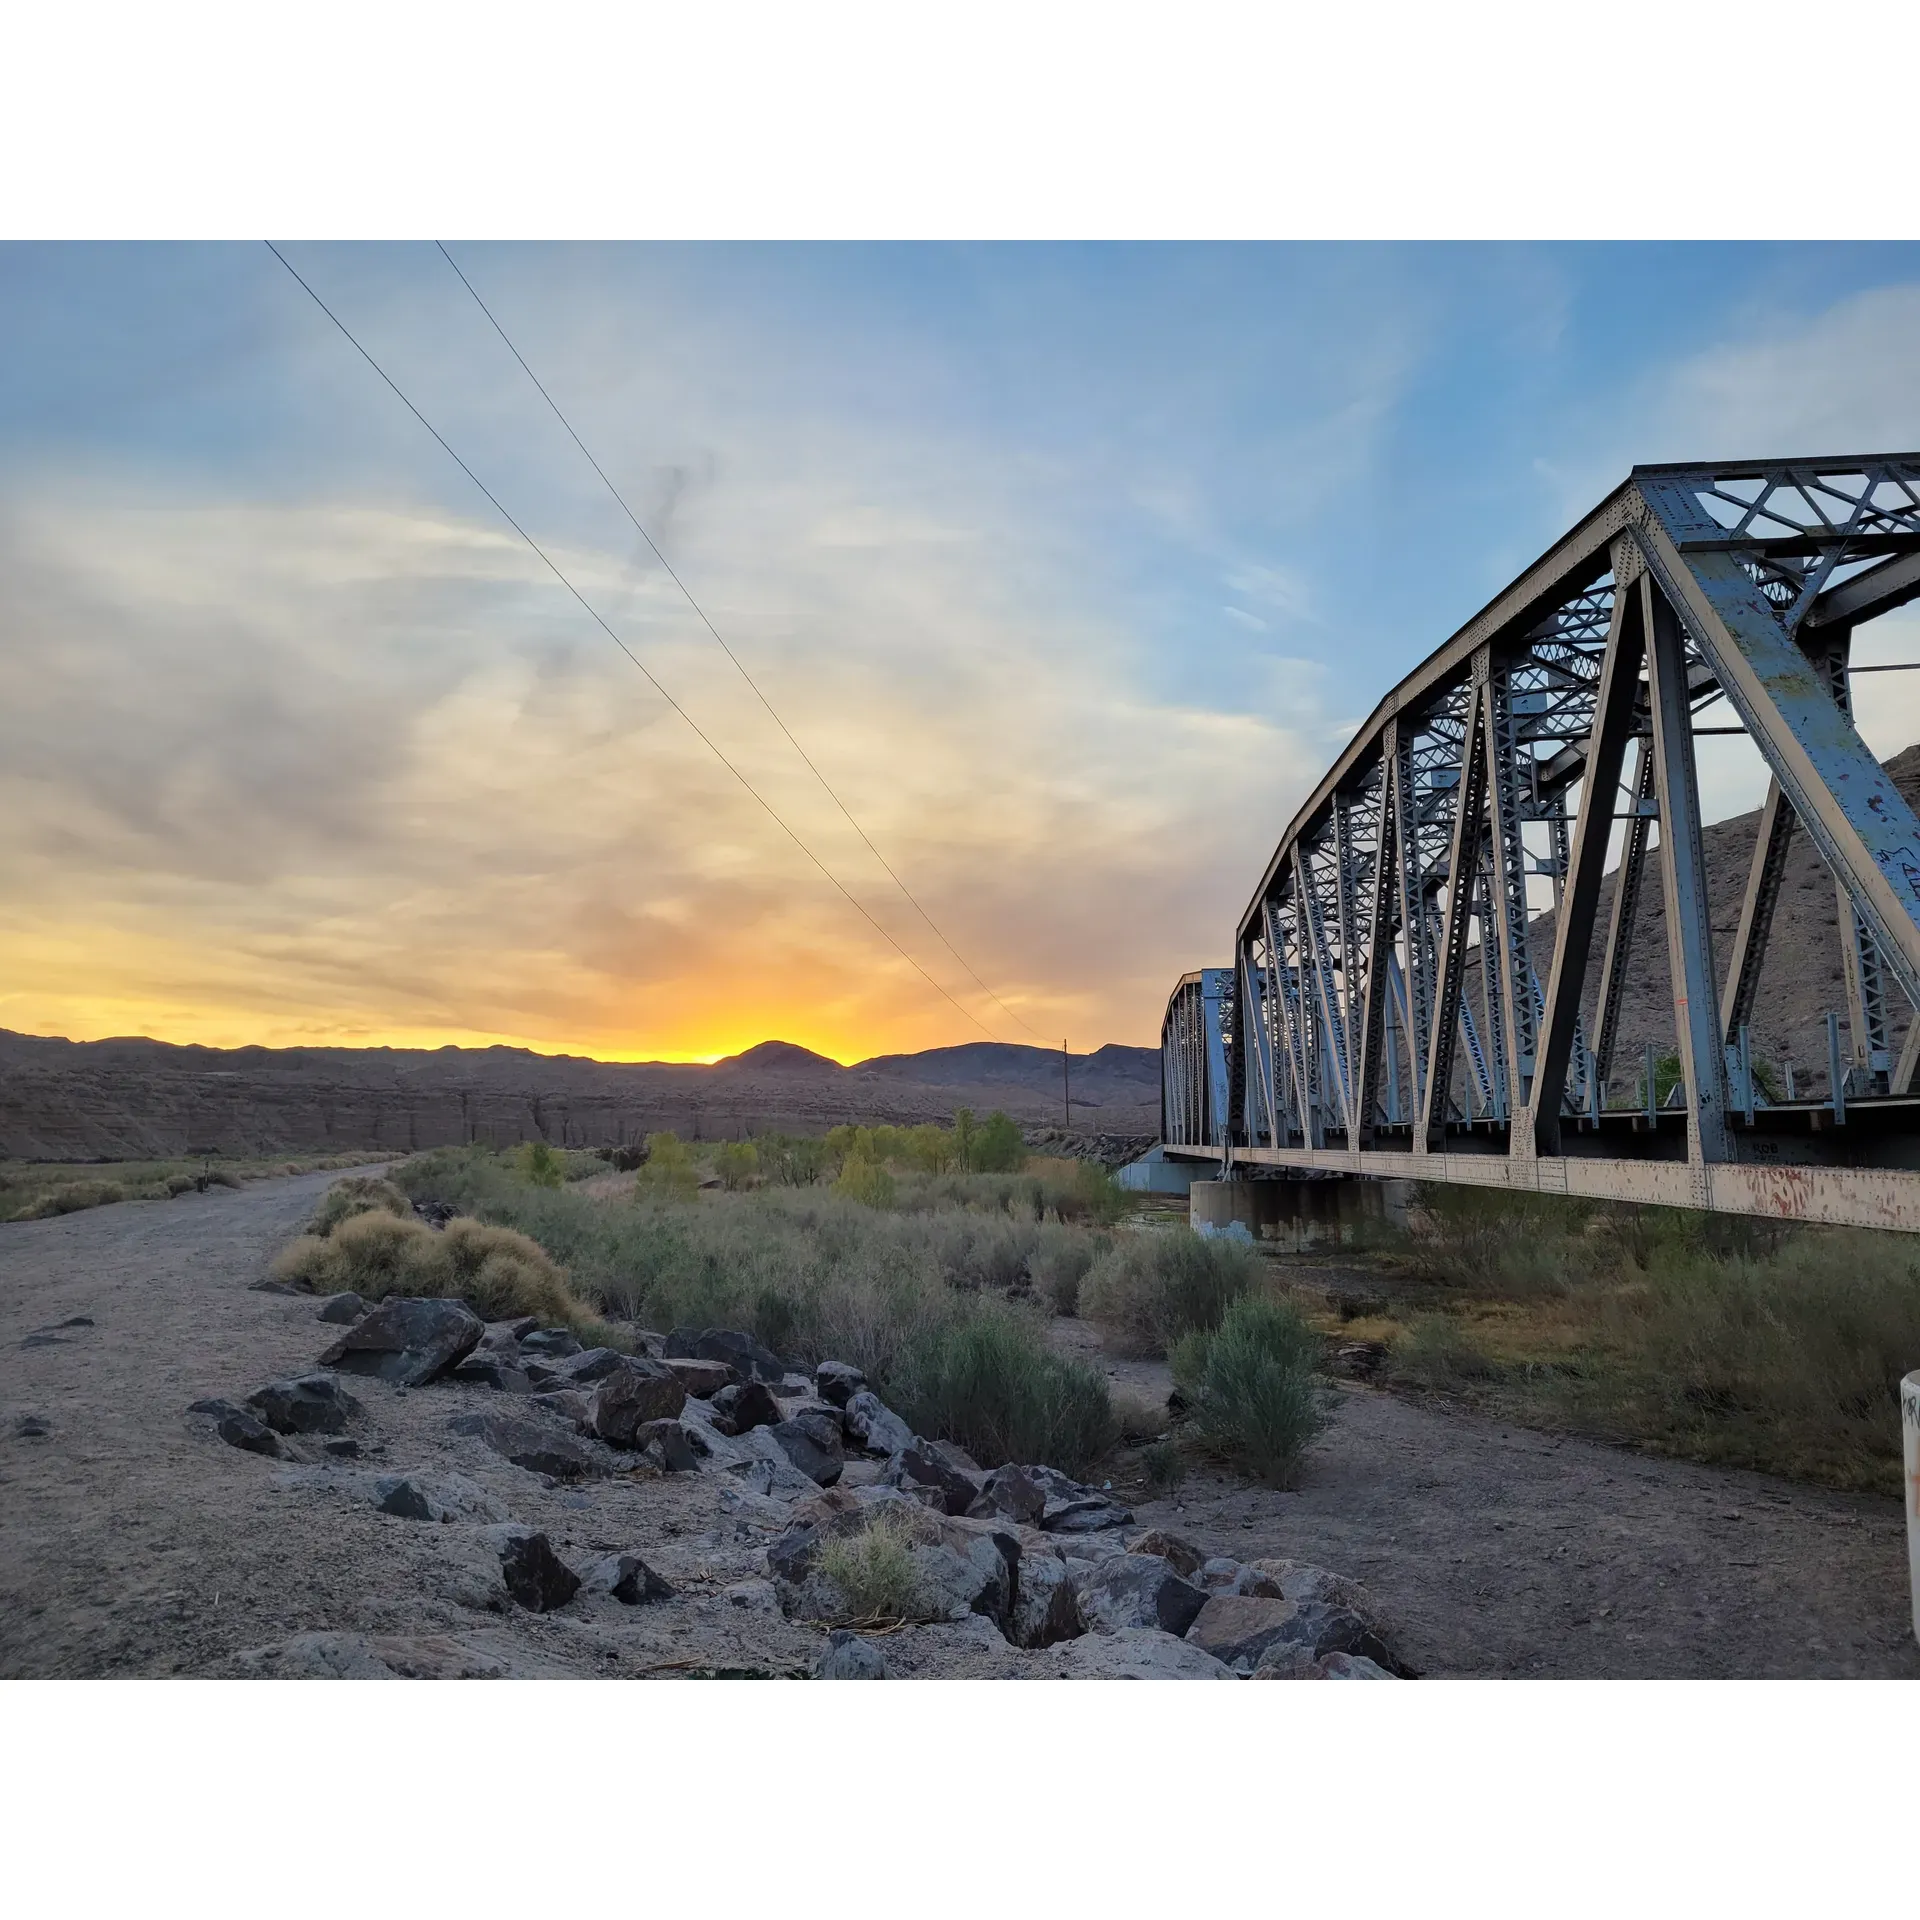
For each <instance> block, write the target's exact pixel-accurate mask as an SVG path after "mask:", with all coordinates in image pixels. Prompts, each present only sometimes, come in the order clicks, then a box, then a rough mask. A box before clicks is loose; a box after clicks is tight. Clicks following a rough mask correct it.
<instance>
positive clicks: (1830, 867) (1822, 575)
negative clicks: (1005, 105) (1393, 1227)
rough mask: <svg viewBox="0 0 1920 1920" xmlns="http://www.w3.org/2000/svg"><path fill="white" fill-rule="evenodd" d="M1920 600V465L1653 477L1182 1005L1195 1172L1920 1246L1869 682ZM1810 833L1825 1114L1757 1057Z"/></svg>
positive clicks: (1899, 883)
mask: <svg viewBox="0 0 1920 1920" xmlns="http://www.w3.org/2000/svg"><path fill="white" fill-rule="evenodd" d="M1916 598H1920V454H1873V455H1865V456H1857V455H1854V456H1843V457H1838V458H1833V459H1821V460H1781V461H1756V462H1750V463H1730V464H1723V465H1676V466H1652V467H1636V468H1635V469H1634V470H1633V472H1632V474H1631V475H1630V476H1629V477H1628V479H1627V481H1626V483H1625V484H1624V485H1623V486H1621V487H1620V488H1619V489H1617V490H1616V491H1615V492H1614V493H1613V494H1612V495H1610V496H1609V497H1608V498H1607V499H1606V500H1605V501H1604V502H1602V503H1601V505H1600V506H1599V507H1598V508H1597V509H1595V511H1594V512H1593V513H1591V514H1590V515H1588V516H1587V518H1586V519H1585V520H1583V521H1582V522H1581V523H1580V524H1579V525H1578V526H1577V527H1575V528H1574V529H1573V530H1572V531H1571V532H1570V533H1568V534H1567V535H1566V536H1565V537H1564V538H1563V539H1562V540H1561V541H1559V542H1558V543H1557V544H1556V545H1555V546H1554V547H1553V548H1552V550H1551V551H1550V552H1548V553H1547V554H1546V555H1545V556H1543V557H1542V558H1541V559H1540V560H1539V561H1538V562H1537V563H1536V564H1535V565H1534V566H1533V567H1531V568H1529V569H1528V570H1527V572H1526V573H1524V574H1523V575H1522V576H1521V577H1520V578H1519V579H1518V580H1516V581H1515V582H1513V584H1512V585H1511V586H1509V587H1508V588H1507V589H1506V591H1505V592H1503V593H1502V594H1501V595H1499V597H1498V598H1496V599H1495V600H1494V601H1493V602H1492V603H1491V604H1490V605H1489V606H1488V607H1487V608H1485V609H1484V610H1483V611H1482V612H1481V613H1480V614H1479V615H1477V616H1476V617H1475V618H1474V619H1473V620H1472V621H1470V622H1469V623H1468V624H1467V625H1466V626H1465V627H1464V628H1462V629H1461V631H1460V632H1458V633H1457V634H1455V635H1454V636H1453V638H1452V639H1451V640H1449V641H1448V642H1447V643H1446V644H1445V645H1444V646H1442V647H1441V648H1440V649H1439V650H1438V651H1437V652H1435V653H1433V654H1432V655H1431V656H1430V657H1429V658H1428V659H1426V660H1425V661H1424V662H1423V663H1422V664H1421V666H1420V667H1419V668H1418V669H1416V670H1415V671H1414V672H1413V673H1412V674H1410V675H1409V676H1408V677H1407V678H1406V679H1405V680H1403V681H1402V682H1401V683H1400V685H1399V686H1397V687H1395V688H1394V689H1393V690H1392V691H1391V692H1390V693H1389V694H1388V695H1387V696H1386V698H1385V699H1384V700H1382V701H1381V703H1380V705H1379V706H1378V707H1377V708H1376V709H1375V711H1374V713H1373V714H1372V715H1371V717H1370V718H1369V719H1368V721H1367V722H1366V724H1365V725H1364V726H1363V727H1362V728H1361V729H1360V731H1359V732H1358V733H1357V734H1356V735H1355V736H1354V738H1353V740H1352V741H1351V742H1350V743H1349V745H1348V747H1347V748H1346V750H1345V752H1344V753H1342V754H1341V756H1340V758H1339V759H1338V760H1337V761H1336V763H1335V764H1334V766H1333V767H1332V768H1331V769H1330V770H1329V771H1328V772H1327V774H1326V775H1325V777H1324V778H1323V779H1322V780H1321V782H1320V784H1319V785H1318V787H1317V788H1316V789H1315V790H1314V792H1313V794H1312V795H1311V796H1310V797H1309V798H1308V800H1307V801H1306V803H1305V804H1304V805H1303V806H1302V808H1301V809H1300V811H1299V812H1298V814H1296V816H1295V817H1294V819H1293V821H1292V822H1291V823H1290V824H1289V826H1288V827H1287V829H1286V832H1285V834H1284V835H1283V836H1282V838H1281V840H1280V843H1279V846H1278V847H1277V849H1276V850H1275V853H1274V855H1273V858H1272V859H1271V860H1270V861H1269V862H1268V865H1267V868H1266V871H1265V872H1264V873H1263V874H1262V875H1261V877H1260V882H1259V885H1258V887H1257V888H1256V889H1255V890H1254V893H1253V896H1252V899H1251V900H1250V901H1249V903H1248V906H1247V908H1246V911H1245V912H1244V913H1243V915H1242V916H1241V919H1240V922H1239V925H1238V927H1237V929H1236V931H1235V937H1234V946H1233V953H1232V963H1231V965H1229V966H1226V967H1220V968H1207V969H1203V970H1201V971H1199V972H1197V973H1193V974H1189V975H1187V976H1185V977H1184V978H1183V979H1182V980H1181V981H1180V983H1179V984H1178V985H1177V986H1176V988H1175V990H1174V993H1173V996H1172V998H1171V1000H1170V1001H1169V1003H1168V1010H1167V1016H1166V1023H1165V1026H1164V1028H1163V1100H1162V1104H1163V1134H1164V1136H1165V1141H1166V1145H1167V1148H1168V1151H1169V1152H1170V1153H1172V1154H1175V1155H1184V1156H1186V1157H1189V1158H1213V1159H1218V1160H1220V1161H1222V1162H1223V1163H1224V1164H1226V1165H1227V1166H1228V1167H1229V1168H1231V1169H1234V1170H1237V1171H1260V1170H1268V1171H1276V1172H1277V1171H1291V1172H1329V1173H1363V1174H1377V1175H1382V1176H1412V1177H1414V1178H1420V1179H1430V1180H1447V1181H1458V1182H1464V1183H1469V1184H1476V1185H1495V1186H1511V1187H1518V1188H1525V1189H1529V1190H1543V1191H1554V1192H1567V1193H1579V1194H1585V1195H1591V1196H1595V1197H1604V1198H1613V1199H1623V1200H1643V1201H1648V1202H1655V1203H1661V1204H1674V1205H1692V1206H1698V1207H1705V1208H1712V1209H1716V1210H1722V1211H1730V1212H1738V1213H1762V1214H1774V1215H1781V1216H1785V1217H1791V1218H1805V1219H1820V1220H1832V1221H1853V1222H1857V1223H1859V1224H1867V1225H1876V1226H1890V1227H1901V1228H1907V1229H1911V1230H1920V1093H1916V1090H1915V1083H1916V1068H1920V1020H1915V1019H1914V1017H1913V1009H1914V1008H1915V1007H1916V1006H1920V821H1917V820H1916V818H1915V815H1914V812H1913V809H1912V808H1911V807H1910V805H1909V804H1908V801H1907V800H1906V798H1905V797H1904V796H1903V795H1902V793H1901V792H1900V790H1899V788H1898V786H1897V785H1896V784H1895V782H1894V780H1893V779H1892V778H1891V777H1890V775H1889V774H1888V772H1887V770H1886V769H1884V768H1883V767H1881V765H1880V764H1879V763H1878V762H1877V761H1876V760H1875V758H1874V756H1873V754H1872V752H1871V751H1870V750H1869V749H1868V748H1867V746H1866V745H1865V743H1864V742H1863V741H1862V739H1861V738H1860V735H1859V733H1858V732H1857V730H1856V729H1855V727H1854V724H1853V720H1852V714H1851V704H1850V694H1849V687H1850V676H1849V663H1850V656H1851V648H1852V642H1853V636H1854V634H1855V632H1856V630H1857V629H1858V628H1859V627H1861V626H1862V625H1864V624H1865V623H1866V622H1868V621H1870V620H1872V619H1874V618H1876V617H1877V616H1879V615H1880V614H1883V613H1886V612H1888V611H1890V610H1892V609H1893V608H1895V607H1898V606H1901V605H1903V604H1905V603H1906V602H1908V601H1909V600H1913V599H1916ZM1736 731H1738V732H1743V733H1744V734H1745V736H1746V737H1747V738H1748V739H1749V740H1750V741H1751V742H1752V744H1753V746H1754V747H1755V748H1756V749H1757V750H1758V753H1759V755H1760V757H1761V760H1762V761H1763V762H1764V765H1765V768H1766V772H1767V774H1768V776H1769V783H1770V784H1769V790H1768V797H1767V801H1766V804H1765V806H1764V807H1763V809H1762V811H1761V814H1760V820H1759V830H1758V834H1757V838H1756V841H1755V844H1754V846H1753V848H1752V852H1751V857H1750V860H1749V862H1748V870H1747V874H1746V880H1745V886H1744V889H1743V891H1742V893H1741V896H1740V900H1739V909H1738V919H1737V923H1734V924H1732V925H1731V926H1730V927H1729V926H1728V925H1725V924H1723V925H1722V927H1721V928H1720V929H1719V930H1718V932H1716V928H1715V925H1714V912H1713V902H1712V899H1711V896H1710V885H1709V880H1710V876H1709V873H1708V863H1707V858H1706V852H1705V844H1706V843H1705V840H1704V838H1703V835H1704V833H1705V828H1704V825H1703V822H1702V818H1701V803H1700V783H1699V776H1698V770H1697V767H1696V763H1695V745H1694V742H1695V738H1696V736H1697V735H1698V734H1700V733H1702V732H1714V733H1732V732H1736ZM1796 830H1798V831H1799V832H1800V833H1802V834H1804V836H1805V843H1806V844H1809V845H1810V846H1811V847H1812V848H1813V849H1814V850H1815V851H1816V852H1817V854H1818V856H1819V859H1820V861H1821V862H1822V863H1823V864H1824V866H1825V868H1826V870H1827V872H1828V873H1829V874H1830V876H1831V884H1832V889H1833V894H1832V897H1833V906H1834V912H1833V927H1834V935H1833V937H1834V940H1835V944H1836V946H1837V948H1838V952H1837V953H1836V954H1835V955H1834V960H1835V962H1836V967H1835V971H1836V972H1837V974H1838V976H1839V985H1838V986H1837V988H1836V991H1835V995H1834V999H1835V1003H1836V1004H1835V1009H1834V1012H1833V1013H1832V1015H1831V1016H1829V1018H1828V1019H1827V1023H1826V1027H1827V1036H1828V1038H1827V1046H1826V1048H1825V1053H1826V1056H1827V1057H1826V1058H1825V1059H1823V1060H1821V1061H1818V1062H1814V1063H1811V1071H1810V1072H1809V1073H1808V1076H1807V1079H1808V1086H1807V1089H1805V1090H1804V1093H1805V1097H1802V1095H1803V1089H1802V1088H1801V1087H1799V1086H1796V1085H1791V1084H1789V1085H1782V1084H1781V1081H1780V1075H1779V1073H1778V1072H1777V1071H1775V1070H1774V1069H1773V1068H1772V1067H1771V1066H1770V1065H1769V1064H1767V1063H1763V1062H1761V1061H1759V1059H1758V1057H1757V1055H1756V1054H1755V1052H1754V1049H1753V1034H1754V1032H1755V1030H1756V1028H1755V1022H1756V1019H1757V1018H1758V1017H1759V1016H1760V1014H1761V1012H1762V1011H1763V1009H1762V1007H1761V996H1762V990H1763V986H1764V984H1765V982H1764V978H1763V963H1764V961H1765V959H1766V956H1767V952H1768V943H1769V938H1770V935H1771V933H1772V931H1773V928H1774V921H1775V911H1776V907H1777V905H1778V903H1779V900H1780V897H1781V889H1782V885H1783V877H1784V875H1785V874H1786V872H1787V870H1788V863H1789V859H1790V856H1791V854H1792V842H1793V839H1794V835H1795V832H1796ZM1803 884H1805V883H1804V882H1803ZM1656 907H1657V909H1658V911H1657V913H1656V912H1654V911H1653V910H1654V909H1655V908H1656ZM1643 919H1646V920H1648V921H1649V924H1650V925H1652V926H1655V927H1657V928H1660V929H1662V931H1660V932H1658V933H1656V934H1652V935H1650V934H1649V933H1648V932H1647V930H1646V929H1645V928H1643V929H1642V930H1641V932H1640V934H1639V937H1638V939H1636V923H1637V922H1639V921H1641V920H1643ZM1729 934H1730V937H1729ZM1662 947H1664V951H1661V950H1660V949H1661V948H1662ZM1649 969H1652V970H1653V972H1654V974H1655V975H1656V976H1657V985H1656V988H1655V997H1656V999H1657V1001H1658V1004H1659V1006H1660V1008H1661V1010H1662V1014H1663V1017H1664V1016H1665V1014H1666V1013H1667V1011H1668V1010H1670V1020H1669V1021H1667V1023H1666V1027H1665V1034H1664V1038H1665V1039H1666V1041H1667V1044H1666V1045H1665V1046H1663V1047H1659V1048H1656V1047H1655V1046H1654V1045H1652V1044H1646V1045H1643V1046H1642V1047H1641V1048H1640V1049H1639V1050H1638V1052H1637V1053H1636V1052H1635V1051H1634V1050H1633V1049H1631V1048H1629V1047H1628V1046H1626V1045H1624V1044H1623V1041H1624V1040H1625V1038H1626V1035H1627V1029H1628V1025H1629V1022H1628V1016H1627V1009H1628V1008H1629V1006H1630V1005H1631V1006H1633V1007H1636V1008H1639V1009H1640V1010H1641V1014H1644V1009H1645V1005H1646V1000H1647V992H1648V989H1647V987H1646V985H1645V984H1644V983H1645V979H1646V976H1647V973H1648V970H1649ZM1636 970H1637V971H1636ZM1636 979H1638V980H1640V981H1641V982H1642V984H1641V985H1640V986H1639V987H1636V986H1635V984H1634V983H1635V981H1636ZM1636 1017H1640V1015H1636ZM1642 1026H1643V1027H1644V1019H1642ZM1903 1034H1904V1043H1903V1042H1902V1035H1903ZM1638 1037H1641V1038H1643V1039H1644V1037H1645V1035H1644V1033H1642V1034H1640V1035H1639V1036H1638ZM1823 1070H1824V1078H1823Z"/></svg>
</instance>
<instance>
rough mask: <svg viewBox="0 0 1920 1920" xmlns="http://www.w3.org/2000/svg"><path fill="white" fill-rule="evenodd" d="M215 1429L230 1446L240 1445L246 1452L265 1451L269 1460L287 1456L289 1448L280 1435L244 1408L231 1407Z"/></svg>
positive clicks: (221, 1417)
mask: <svg viewBox="0 0 1920 1920" xmlns="http://www.w3.org/2000/svg"><path fill="white" fill-rule="evenodd" d="M214 1431H215V1432H216V1433H218V1434H219V1436H220V1438H221V1439H222V1440H224V1441H225V1442H226V1443H227V1445H228V1446H230V1447H238V1448H240V1449H241V1450H242V1451H243V1452H245V1453H264V1454H265V1455H266V1456H267V1458H268V1459H269V1460H282V1459H284V1458H285V1457H286V1452H287V1449H286V1446H285V1444H284V1442H283V1441H282V1440H281V1438H280V1436H279V1435H278V1434H277V1433H275V1432H274V1430H273V1429H272V1428H271V1427H270V1426H268V1425H267V1423H266V1422H265V1421H264V1420H258V1419H256V1418H255V1417H254V1416H253V1415H252V1414H250V1413H248V1412H247V1411H246V1410H245V1409H244V1408H241V1407H229V1408H228V1409H227V1411H226V1412H225V1413H223V1414H222V1415H221V1416H220V1418H219V1423H218V1424H217V1425H216V1427H215V1428H214Z"/></svg>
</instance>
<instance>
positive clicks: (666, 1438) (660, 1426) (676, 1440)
mask: <svg viewBox="0 0 1920 1920" xmlns="http://www.w3.org/2000/svg"><path fill="white" fill-rule="evenodd" d="M633 1437H634V1444H635V1445H636V1446H638V1447H639V1448H641V1449H642V1451H644V1452H645V1453H646V1455H647V1457H648V1458H649V1459H650V1460H652V1461H653V1462H654V1463H655V1464H656V1465H657V1466H660V1467H663V1468H664V1469H665V1470H666V1471H667V1472H668V1473H691V1472H692V1471H693V1470H694V1469H695V1468H696V1467H697V1466H699V1464H700V1462H701V1461H702V1460H704V1459H706V1458H707V1456H708V1455H709V1454H710V1453H711V1452H712V1451H713V1449H712V1448H711V1447H710V1446H709V1445H708V1444H707V1436H706V1435H705V1434H704V1433H702V1432H701V1431H700V1429H699V1428H698V1427H692V1426H688V1425H687V1424H686V1422H685V1421H682V1420H649V1421H648V1422H647V1423H646V1424H645V1425H644V1426H642V1427H640V1428H638V1429H637V1430H636V1431H635V1433H634V1436H633Z"/></svg>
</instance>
